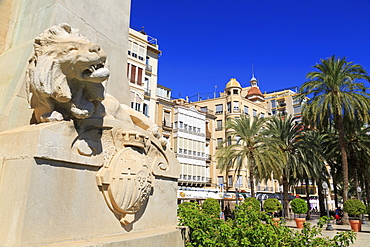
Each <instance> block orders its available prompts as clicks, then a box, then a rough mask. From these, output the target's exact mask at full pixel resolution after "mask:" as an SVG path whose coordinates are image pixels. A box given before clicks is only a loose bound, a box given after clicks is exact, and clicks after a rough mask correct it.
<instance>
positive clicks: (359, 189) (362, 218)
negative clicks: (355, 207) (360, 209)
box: [357, 186, 365, 224]
mask: <svg viewBox="0 0 370 247" xmlns="http://www.w3.org/2000/svg"><path fill="white" fill-rule="evenodd" d="M361 192H362V189H361V187H360V186H358V187H357V199H358V200H360V201H361ZM361 221H362V224H365V216H364V214H361Z"/></svg>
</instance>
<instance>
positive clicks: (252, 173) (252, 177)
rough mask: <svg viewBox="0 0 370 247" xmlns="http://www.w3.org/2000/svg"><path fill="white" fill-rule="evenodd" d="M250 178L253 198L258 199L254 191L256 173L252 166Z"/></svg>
mask: <svg viewBox="0 0 370 247" xmlns="http://www.w3.org/2000/svg"><path fill="white" fill-rule="evenodd" d="M249 177H250V181H249V184H250V186H251V196H252V197H256V192H255V191H254V171H253V166H251V169H250V170H249Z"/></svg>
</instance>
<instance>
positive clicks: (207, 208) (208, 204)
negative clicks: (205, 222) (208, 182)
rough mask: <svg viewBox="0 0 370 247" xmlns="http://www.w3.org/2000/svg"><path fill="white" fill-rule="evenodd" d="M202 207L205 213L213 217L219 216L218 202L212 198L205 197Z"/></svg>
mask: <svg viewBox="0 0 370 247" xmlns="http://www.w3.org/2000/svg"><path fill="white" fill-rule="evenodd" d="M202 209H203V211H204V212H205V213H206V214H207V215H210V216H213V217H219V216H220V213H221V208H220V204H219V202H218V201H217V200H216V199H213V198H207V199H206V200H205V201H204V202H203V204H202Z"/></svg>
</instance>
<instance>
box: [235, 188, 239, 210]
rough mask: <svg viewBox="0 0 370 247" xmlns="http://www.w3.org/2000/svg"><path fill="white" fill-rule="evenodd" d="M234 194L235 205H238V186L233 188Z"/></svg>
mask: <svg viewBox="0 0 370 247" xmlns="http://www.w3.org/2000/svg"><path fill="white" fill-rule="evenodd" d="M235 196H236V199H235V201H236V206H238V199H239V198H238V197H239V194H238V188H235Z"/></svg>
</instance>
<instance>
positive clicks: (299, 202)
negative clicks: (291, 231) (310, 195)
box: [290, 198, 308, 214]
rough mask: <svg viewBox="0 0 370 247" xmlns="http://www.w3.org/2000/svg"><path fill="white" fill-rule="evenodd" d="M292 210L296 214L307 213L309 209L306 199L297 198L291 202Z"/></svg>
mask: <svg viewBox="0 0 370 247" xmlns="http://www.w3.org/2000/svg"><path fill="white" fill-rule="evenodd" d="M290 206H291V207H292V211H293V213H295V214H305V213H307V211H308V207H307V203H306V201H305V200H303V199H300V198H295V199H294V200H293V201H292V202H291V203H290Z"/></svg>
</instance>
